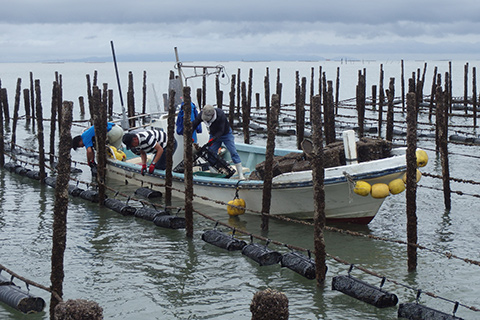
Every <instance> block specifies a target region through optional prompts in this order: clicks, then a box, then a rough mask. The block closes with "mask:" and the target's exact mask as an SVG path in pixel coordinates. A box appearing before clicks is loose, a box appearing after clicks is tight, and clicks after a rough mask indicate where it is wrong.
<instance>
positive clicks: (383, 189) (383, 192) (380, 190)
mask: <svg viewBox="0 0 480 320" xmlns="http://www.w3.org/2000/svg"><path fill="white" fill-rule="evenodd" d="M371 194H372V197H373V198H375V199H382V198H385V197H387V196H388V195H390V190H389V189H388V185H387V184H386V183H375V184H374V185H373V186H372V191H371Z"/></svg>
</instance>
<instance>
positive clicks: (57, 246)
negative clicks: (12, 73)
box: [50, 101, 73, 320]
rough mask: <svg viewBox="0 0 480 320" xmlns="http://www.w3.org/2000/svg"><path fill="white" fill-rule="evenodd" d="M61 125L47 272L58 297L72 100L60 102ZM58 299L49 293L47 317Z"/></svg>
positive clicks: (62, 274) (61, 268)
mask: <svg viewBox="0 0 480 320" xmlns="http://www.w3.org/2000/svg"><path fill="white" fill-rule="evenodd" d="M63 109H64V110H63V112H62V119H61V122H62V126H61V127H60V143H59V151H58V154H59V160H58V166H57V170H58V175H57V180H56V185H55V205H54V215H53V225H52V229H53V236H52V273H51V276H50V280H51V283H52V285H51V289H52V290H53V292H55V293H57V294H58V295H59V296H60V298H61V297H62V296H63V279H64V254H65V248H66V242H67V211H68V183H69V181H70V165H71V154H70V152H71V150H70V149H71V148H70V144H71V141H72V135H71V133H70V132H71V127H72V109H73V102H71V101H65V102H64V103H63ZM59 302H60V301H59V300H58V298H57V297H56V296H55V295H54V294H52V295H51V298H50V319H52V320H53V319H54V314H55V312H54V310H55V307H56V306H57V304H58V303H59Z"/></svg>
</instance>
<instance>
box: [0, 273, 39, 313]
mask: <svg viewBox="0 0 480 320" xmlns="http://www.w3.org/2000/svg"><path fill="white" fill-rule="evenodd" d="M12 278H13V277H12ZM12 280H13V279H11V280H8V279H7V278H5V277H4V276H2V275H0V301H1V302H3V303H5V304H7V305H9V306H10V307H12V308H14V309H16V310H19V311H21V312H23V313H33V312H40V311H42V310H43V308H45V301H44V300H43V299H42V298H39V297H35V296H33V295H31V294H30V293H28V292H26V291H24V290H22V289H20V287H18V286H16V285H15V284H14V283H13V282H12Z"/></svg>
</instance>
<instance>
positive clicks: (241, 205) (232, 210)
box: [227, 198, 245, 216]
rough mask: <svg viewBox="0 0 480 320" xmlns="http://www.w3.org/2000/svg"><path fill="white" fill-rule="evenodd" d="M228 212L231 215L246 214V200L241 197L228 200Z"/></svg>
mask: <svg viewBox="0 0 480 320" xmlns="http://www.w3.org/2000/svg"><path fill="white" fill-rule="evenodd" d="M234 206H235V207H234ZM237 207H238V208H237ZM227 212H228V214H229V215H230V216H238V215H240V214H244V213H245V200H243V199H240V198H235V199H233V200H230V201H228V205H227Z"/></svg>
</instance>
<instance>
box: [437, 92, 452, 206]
mask: <svg viewBox="0 0 480 320" xmlns="http://www.w3.org/2000/svg"><path fill="white" fill-rule="evenodd" d="M437 109H438V111H437V112H438V114H437V117H439V127H438V129H439V133H438V138H439V150H440V159H441V163H442V179H443V201H444V204H445V209H447V210H450V209H451V208H452V204H451V198H450V194H451V190H450V168H449V163H448V113H447V112H448V111H447V110H448V109H447V107H446V103H445V93H444V92H443V91H442V88H441V87H440V86H438V87H437Z"/></svg>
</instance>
